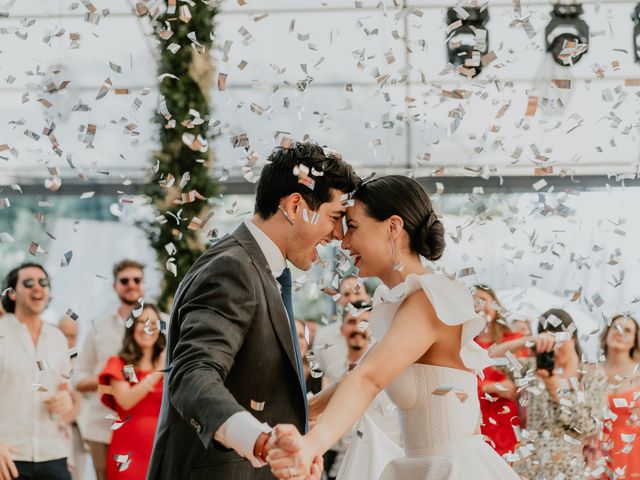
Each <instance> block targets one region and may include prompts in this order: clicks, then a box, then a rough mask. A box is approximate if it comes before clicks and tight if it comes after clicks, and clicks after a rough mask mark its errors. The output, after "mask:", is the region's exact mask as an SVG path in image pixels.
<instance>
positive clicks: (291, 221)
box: [278, 205, 295, 225]
mask: <svg viewBox="0 0 640 480" xmlns="http://www.w3.org/2000/svg"><path fill="white" fill-rule="evenodd" d="M278 210H280V211H281V212H282V214H283V215H284V218H286V219H287V222H289V223H290V224H291V225H293V224H294V223H295V222H294V221H293V220H291V218H289V214H288V213H287V212H286V211H285V209H284V208H282V205H278Z"/></svg>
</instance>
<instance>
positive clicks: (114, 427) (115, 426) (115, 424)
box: [111, 416, 131, 431]
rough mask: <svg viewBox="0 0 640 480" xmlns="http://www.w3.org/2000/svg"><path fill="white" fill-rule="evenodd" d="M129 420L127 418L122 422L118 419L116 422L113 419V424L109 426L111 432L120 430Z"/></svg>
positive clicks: (128, 417)
mask: <svg viewBox="0 0 640 480" xmlns="http://www.w3.org/2000/svg"><path fill="white" fill-rule="evenodd" d="M130 418H131V417H130V416H127V418H125V419H124V420H120V419H119V418H118V419H117V420H115V419H114V422H113V423H112V424H111V430H112V431H116V430H118V429H120V428H121V427H122V426H123V425H124V424H125V423H127V421H128V420H129V419H130Z"/></svg>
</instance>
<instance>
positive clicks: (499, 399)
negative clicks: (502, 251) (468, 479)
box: [474, 285, 523, 455]
mask: <svg viewBox="0 0 640 480" xmlns="http://www.w3.org/2000/svg"><path fill="white" fill-rule="evenodd" d="M474 297H475V299H476V312H478V313H479V314H480V315H481V316H483V317H484V318H485V319H486V320H487V328H486V329H485V330H484V331H483V332H482V333H481V334H480V335H478V336H477V337H476V343H478V344H479V345H480V346H481V347H482V348H485V349H488V348H489V347H491V346H492V345H494V344H499V343H502V342H505V341H507V340H513V339H515V338H518V337H521V336H523V334H522V333H520V332H517V333H516V332H511V331H509V329H508V327H507V326H506V324H505V323H504V318H503V317H502V315H501V314H500V310H501V308H502V307H501V305H500V302H499V301H498V297H497V296H496V294H495V292H494V291H493V290H492V289H491V288H489V287H487V286H486V285H476V287H475V292H474ZM482 373H483V375H484V378H478V396H479V398H480V410H481V411H482V424H481V426H480V430H481V432H482V434H483V435H484V436H485V437H487V438H488V439H489V440H490V442H489V443H490V444H491V445H492V446H493V447H494V448H495V450H496V451H497V452H498V453H499V454H500V455H504V454H505V453H508V452H511V451H513V449H514V447H515V446H516V443H517V439H516V435H515V432H514V431H513V427H514V426H518V427H519V426H520V420H519V418H518V406H517V404H516V386H515V384H514V383H513V381H512V380H511V379H510V378H509V376H507V374H506V373H505V372H503V371H502V370H500V369H498V368H495V367H487V368H485V369H484V370H483V371H482Z"/></svg>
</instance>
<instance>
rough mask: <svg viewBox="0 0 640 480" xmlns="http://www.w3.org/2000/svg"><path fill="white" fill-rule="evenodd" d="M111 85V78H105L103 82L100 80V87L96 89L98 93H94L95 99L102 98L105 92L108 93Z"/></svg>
mask: <svg viewBox="0 0 640 480" xmlns="http://www.w3.org/2000/svg"><path fill="white" fill-rule="evenodd" d="M112 86H113V83H111V79H110V78H107V79H106V80H105V81H104V82H102V86H101V87H100V90H99V91H98V95H96V98H95V99H96V100H100V99H102V98H104V97H105V95H106V94H107V93H109V89H110V88H111V87H112Z"/></svg>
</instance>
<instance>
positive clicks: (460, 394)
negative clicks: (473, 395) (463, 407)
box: [454, 391, 469, 403]
mask: <svg viewBox="0 0 640 480" xmlns="http://www.w3.org/2000/svg"><path fill="white" fill-rule="evenodd" d="M454 394H455V396H456V397H458V398H459V399H460V402H462V403H464V402H465V401H466V400H467V398H469V395H468V394H467V393H466V392H462V391H457V392H455V393H454Z"/></svg>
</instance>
